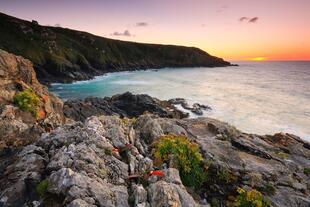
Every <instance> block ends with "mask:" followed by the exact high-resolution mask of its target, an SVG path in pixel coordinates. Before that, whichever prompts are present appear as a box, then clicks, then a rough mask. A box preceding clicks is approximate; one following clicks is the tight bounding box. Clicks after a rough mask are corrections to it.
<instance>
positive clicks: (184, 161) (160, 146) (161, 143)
mask: <svg viewBox="0 0 310 207" xmlns="http://www.w3.org/2000/svg"><path fill="white" fill-rule="evenodd" d="M153 146H154V150H153V155H154V157H155V165H157V166H161V165H162V164H163V163H169V164H170V165H171V163H173V165H174V166H173V167H176V168H178V170H179V172H180V177H181V179H182V182H183V183H184V185H186V186H189V187H195V188H199V187H200V186H201V185H202V184H203V182H204V181H205V179H206V177H205V170H204V167H203V159H202V156H201V154H200V152H199V147H198V145H197V144H195V143H192V142H190V141H189V140H188V139H187V137H185V136H178V135H172V134H171V135H165V136H162V137H160V138H159V139H158V141H156V142H155V143H154V145H153Z"/></svg>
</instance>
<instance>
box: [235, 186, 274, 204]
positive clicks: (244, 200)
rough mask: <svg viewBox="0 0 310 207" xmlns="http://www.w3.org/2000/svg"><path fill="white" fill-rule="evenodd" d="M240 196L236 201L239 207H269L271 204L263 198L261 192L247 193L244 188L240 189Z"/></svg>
mask: <svg viewBox="0 0 310 207" xmlns="http://www.w3.org/2000/svg"><path fill="white" fill-rule="evenodd" d="M237 192H238V193H239V195H238V196H237V199H236V206H238V207H269V206H270V204H269V203H268V202H267V201H266V200H265V199H264V198H263V195H262V194H261V192H259V191H257V190H255V189H253V190H249V191H246V190H244V189H243V188H238V189H237Z"/></svg>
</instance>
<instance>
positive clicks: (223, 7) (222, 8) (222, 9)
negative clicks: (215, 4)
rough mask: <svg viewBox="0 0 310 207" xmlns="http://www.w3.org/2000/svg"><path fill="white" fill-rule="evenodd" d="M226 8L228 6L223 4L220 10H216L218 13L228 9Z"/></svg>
mask: <svg viewBox="0 0 310 207" xmlns="http://www.w3.org/2000/svg"><path fill="white" fill-rule="evenodd" d="M226 9H228V6H226V5H223V6H221V7H220V8H219V9H218V10H216V12H217V13H221V12H223V11H224V10H226Z"/></svg>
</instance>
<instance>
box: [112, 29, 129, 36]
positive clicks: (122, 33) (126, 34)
mask: <svg viewBox="0 0 310 207" xmlns="http://www.w3.org/2000/svg"><path fill="white" fill-rule="evenodd" d="M111 35H112V36H126V37H130V36H132V34H131V33H130V32H129V30H125V31H124V32H113V33H112V34H111Z"/></svg>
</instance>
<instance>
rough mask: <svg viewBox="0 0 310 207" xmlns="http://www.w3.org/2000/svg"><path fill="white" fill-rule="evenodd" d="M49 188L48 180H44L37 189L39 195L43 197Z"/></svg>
mask: <svg viewBox="0 0 310 207" xmlns="http://www.w3.org/2000/svg"><path fill="white" fill-rule="evenodd" d="M47 187H48V180H47V179H45V180H42V181H41V182H40V183H39V184H38V185H37V187H36V191H37V193H38V194H40V195H41V196H42V195H43V194H44V193H45V192H46V190H47Z"/></svg>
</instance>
